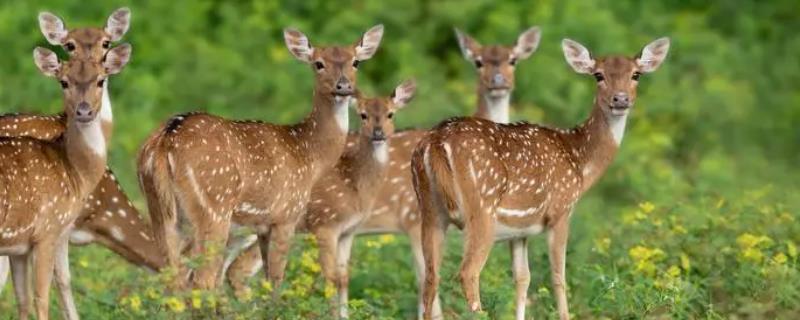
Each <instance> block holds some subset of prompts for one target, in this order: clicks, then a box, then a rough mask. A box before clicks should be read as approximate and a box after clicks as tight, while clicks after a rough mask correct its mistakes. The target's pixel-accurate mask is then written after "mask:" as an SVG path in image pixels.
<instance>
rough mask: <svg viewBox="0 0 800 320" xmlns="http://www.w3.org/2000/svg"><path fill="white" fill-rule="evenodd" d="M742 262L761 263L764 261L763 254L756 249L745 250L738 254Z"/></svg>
mask: <svg viewBox="0 0 800 320" xmlns="http://www.w3.org/2000/svg"><path fill="white" fill-rule="evenodd" d="M739 257H740V258H741V259H742V260H749V261H752V262H756V263H758V262H761V260H763V259H764V253H762V252H761V249H758V248H746V249H744V250H742V252H741V253H740V254H739Z"/></svg>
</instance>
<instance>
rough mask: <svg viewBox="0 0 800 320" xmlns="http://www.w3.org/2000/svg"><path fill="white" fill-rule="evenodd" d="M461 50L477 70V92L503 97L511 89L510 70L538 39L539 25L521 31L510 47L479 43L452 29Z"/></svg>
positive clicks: (506, 95) (511, 73) (534, 48)
mask: <svg viewBox="0 0 800 320" xmlns="http://www.w3.org/2000/svg"><path fill="white" fill-rule="evenodd" d="M455 32H456V37H457V38H458V45H459V46H460V47H461V53H462V54H463V55H464V58H465V59H467V61H470V62H472V63H473V64H474V65H475V68H476V69H477V70H478V79H479V80H478V83H479V87H478V90H479V91H480V92H479V93H480V94H481V95H483V96H486V97H489V98H492V99H500V98H507V97H508V96H509V94H510V93H511V91H512V90H513V89H514V69H515V68H516V65H517V62H519V61H521V60H524V59H527V58H528V57H530V56H531V54H533V52H534V51H536V48H537V47H538V46H539V40H540V39H541V30H540V29H539V27H531V28H530V29H528V30H525V32H523V33H522V34H520V35H519V37H518V38H517V42H516V43H515V44H514V45H513V46H510V47H509V46H499V45H492V46H482V45H481V44H480V43H478V41H475V39H473V38H472V37H470V36H468V35H467V34H465V33H463V32H461V30H458V29H455Z"/></svg>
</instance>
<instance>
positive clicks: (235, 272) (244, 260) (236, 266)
mask: <svg viewBox="0 0 800 320" xmlns="http://www.w3.org/2000/svg"><path fill="white" fill-rule="evenodd" d="M261 267H262V261H261V252H260V248H259V246H258V245H251V246H249V247H247V248H246V249H245V250H244V251H243V252H242V253H241V254H239V255H238V256H237V257H236V258H235V259H234V260H233V262H232V263H231V265H230V267H228V272H227V278H228V282H229V283H230V285H231V287H233V292H234V294H235V295H236V297H237V298H242V297H244V295H245V293H246V292H247V291H248V290H249V288H248V287H247V279H248V278H250V277H251V276H253V274H255V273H256V272H258V269H260V268H261Z"/></svg>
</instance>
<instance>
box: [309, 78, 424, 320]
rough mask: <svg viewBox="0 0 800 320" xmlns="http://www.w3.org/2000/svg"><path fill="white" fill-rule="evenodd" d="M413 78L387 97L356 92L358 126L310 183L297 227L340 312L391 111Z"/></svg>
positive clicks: (382, 171) (382, 166)
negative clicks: (313, 243) (310, 239)
mask: <svg viewBox="0 0 800 320" xmlns="http://www.w3.org/2000/svg"><path fill="white" fill-rule="evenodd" d="M415 90H416V84H415V83H414V81H407V82H404V83H402V84H401V85H400V86H398V87H397V88H396V89H395V90H394V92H393V93H392V95H391V96H390V97H382V98H363V99H361V98H359V99H358V104H357V105H358V107H357V111H358V113H359V115H360V116H361V129H360V130H359V133H358V134H357V135H351V136H350V137H349V138H350V139H348V140H349V141H348V144H347V147H346V148H345V151H344V154H342V156H341V158H340V159H339V162H338V163H337V164H336V166H335V167H333V168H332V169H331V170H329V171H328V172H327V173H325V174H324V175H323V176H322V177H321V178H320V180H319V181H318V182H317V183H316V184H315V185H314V187H313V188H312V189H311V202H310V203H309V204H308V212H307V213H306V215H305V217H304V218H303V220H304V221H303V222H302V223H301V225H302V228H301V229H302V230H304V231H307V232H309V233H312V234H314V236H315V237H316V239H317V243H318V244H319V262H320V266H321V267H322V274H323V276H324V277H325V279H326V280H327V281H328V282H329V283H332V284H335V285H336V288H337V292H338V299H339V309H340V316H341V317H343V318H346V317H347V296H348V294H347V293H348V292H347V286H348V283H349V275H348V262H349V260H350V251H351V248H352V245H353V238H355V236H356V233H357V229H358V225H359V224H360V223H362V222H363V221H364V220H366V219H367V217H369V215H370V214H372V212H373V210H372V208H373V205H374V203H375V201H376V196H377V193H376V192H375V190H376V189H377V188H379V187H380V185H381V184H382V183H383V180H384V177H385V176H386V168H387V165H388V162H389V150H388V149H389V146H388V142H387V139H389V138H390V137H391V135H392V134H393V133H394V122H393V121H392V118H393V116H394V113H395V112H396V111H398V110H400V109H401V108H403V107H405V106H406V104H408V102H409V101H410V100H411V98H412V97H413V95H414V91H415Z"/></svg>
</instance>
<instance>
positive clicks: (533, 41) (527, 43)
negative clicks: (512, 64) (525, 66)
mask: <svg viewBox="0 0 800 320" xmlns="http://www.w3.org/2000/svg"><path fill="white" fill-rule="evenodd" d="M541 39H542V30H541V29H540V28H539V27H538V26H537V27H532V28H530V29H528V30H525V32H523V33H522V34H520V35H519V38H517V44H516V45H514V57H515V58H517V59H519V60H522V59H527V58H528V57H530V56H531V54H533V52H534V51H536V48H538V47H539V40H541Z"/></svg>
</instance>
